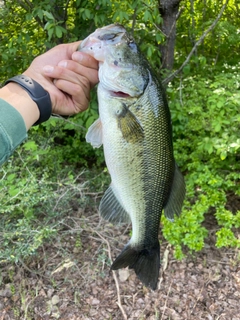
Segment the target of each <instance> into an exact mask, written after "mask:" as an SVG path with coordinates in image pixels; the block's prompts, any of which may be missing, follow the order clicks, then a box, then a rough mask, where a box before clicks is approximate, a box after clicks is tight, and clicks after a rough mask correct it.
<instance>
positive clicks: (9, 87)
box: [0, 82, 40, 130]
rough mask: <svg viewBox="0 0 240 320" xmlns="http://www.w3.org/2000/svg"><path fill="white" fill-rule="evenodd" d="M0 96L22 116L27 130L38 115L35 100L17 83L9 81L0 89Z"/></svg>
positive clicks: (36, 119)
mask: <svg viewBox="0 0 240 320" xmlns="http://www.w3.org/2000/svg"><path fill="white" fill-rule="evenodd" d="M0 97H1V98H2V99H4V100H5V101H7V102H8V103H9V104H11V106H13V107H14V108H15V109H16V110H17V111H18V112H19V113H20V114H21V116H22V117H23V120H24V122H25V125H26V128H27V130H28V129H29V128H30V127H31V126H32V125H33V124H34V123H35V122H36V121H38V119H39V117H40V112H39V109H38V106H37V104H36V102H34V101H33V100H32V99H31V97H30V96H29V94H28V93H27V91H26V90H25V89H24V88H22V87H21V86H20V85H19V84H17V83H14V82H9V83H8V84H6V85H5V86H4V87H3V88H1V89H0Z"/></svg>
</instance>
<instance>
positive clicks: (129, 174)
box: [99, 97, 146, 245]
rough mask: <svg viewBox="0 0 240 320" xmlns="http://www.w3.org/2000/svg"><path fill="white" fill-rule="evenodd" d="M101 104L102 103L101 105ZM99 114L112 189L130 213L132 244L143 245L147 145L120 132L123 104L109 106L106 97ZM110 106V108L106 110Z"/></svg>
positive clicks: (116, 103) (103, 99)
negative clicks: (119, 120)
mask: <svg viewBox="0 0 240 320" xmlns="http://www.w3.org/2000/svg"><path fill="white" fill-rule="evenodd" d="M100 101H101V102H100ZM99 102H100V105H99V114H100V119H101V122H102V134H103V148H104V156H105V161H106V164H107V167H108V170H109V173H110V175H111V180H112V183H111V186H112V189H113V190H114V193H115V195H116V197H117V198H118V200H119V202H120V203H121V204H122V206H123V207H124V209H125V210H126V211H127V212H128V214H129V215H130V217H131V222H132V238H131V240H130V242H131V244H132V245H138V244H139V243H141V242H143V238H144V235H145V211H146V204H145V200H144V181H143V174H144V173H143V172H142V169H143V158H142V152H143V145H142V143H131V142H127V141H126V140H125V139H124V138H123V136H122V133H121V130H120V129H119V125H118V121H117V116H116V114H117V113H118V111H119V110H120V109H121V102H119V101H114V103H112V104H109V100H106V98H105V97H102V99H101V97H100V98H99ZM106 104H108V105H109V106H108V107H106Z"/></svg>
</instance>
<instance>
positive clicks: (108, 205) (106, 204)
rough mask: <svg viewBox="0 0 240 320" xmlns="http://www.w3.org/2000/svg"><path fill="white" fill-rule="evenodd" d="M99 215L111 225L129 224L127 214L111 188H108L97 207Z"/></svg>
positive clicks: (129, 220)
mask: <svg viewBox="0 0 240 320" xmlns="http://www.w3.org/2000/svg"><path fill="white" fill-rule="evenodd" d="M99 211H100V215H101V216H102V217H103V218H104V219H105V220H108V221H110V222H111V223H113V224H118V223H124V222H126V223H130V222H131V219H130V216H129V214H128V213H127V212H126V211H125V209H124V208H123V206H122V205H121V204H120V202H119V201H118V199H117V197H116V196H115V194H114V192H113V189H112V187H111V186H110V187H109V188H108V189H107V190H106V192H105V193H104V195H103V197H102V200H101V202H100V206H99Z"/></svg>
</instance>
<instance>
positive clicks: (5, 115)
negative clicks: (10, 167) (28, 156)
mask: <svg viewBox="0 0 240 320" xmlns="http://www.w3.org/2000/svg"><path fill="white" fill-rule="evenodd" d="M26 138H27V129H26V126H25V122H24V120H23V118H22V116H21V114H20V113H19V112H18V111H17V110H16V109H15V108H14V107H13V106H11V105H10V104H9V103H8V102H6V101H5V100H3V99H0V165H1V164H2V163H4V162H5V161H6V160H7V159H8V158H9V157H10V156H11V154H12V153H13V151H14V150H15V149H16V148H17V147H18V146H19V145H20V144H21V143H22V142H23V141H24V140H25V139H26Z"/></svg>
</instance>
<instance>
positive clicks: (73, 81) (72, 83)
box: [23, 41, 98, 115]
mask: <svg viewBox="0 0 240 320" xmlns="http://www.w3.org/2000/svg"><path fill="white" fill-rule="evenodd" d="M79 44H80V41H78V42H73V43H69V44H60V45H58V46H56V47H54V48H53V49H51V50H49V51H47V52H46V53H44V54H42V55H40V56H38V57H36V58H35V59H34V60H33V62H32V63H31V65H30V67H29V68H28V69H27V70H26V71H25V72H23V74H25V75H26V76H29V77H31V78H32V79H34V80H35V81H37V82H38V83H39V84H41V85H42V87H43V88H44V89H45V90H47V91H48V92H49V94H50V97H51V102H52V112H53V113H56V114H61V115H72V114H76V113H78V112H81V111H84V110H86V109H87V107H88V104H89V100H90V89H91V88H93V87H94V86H95V85H96V84H97V83H98V62H97V61H96V60H95V59H94V58H93V57H91V56H89V55H87V54H85V53H82V52H79V51H76V50H77V48H78V46H79Z"/></svg>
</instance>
